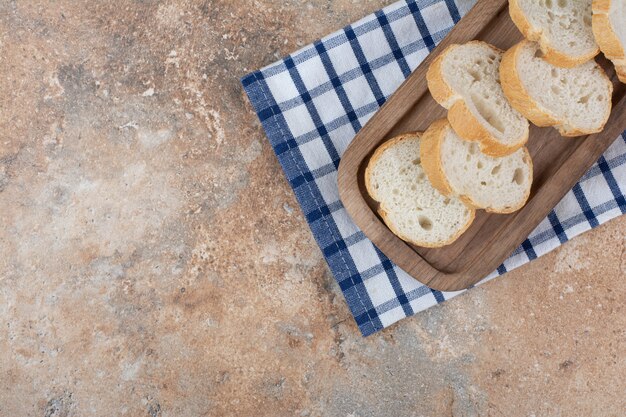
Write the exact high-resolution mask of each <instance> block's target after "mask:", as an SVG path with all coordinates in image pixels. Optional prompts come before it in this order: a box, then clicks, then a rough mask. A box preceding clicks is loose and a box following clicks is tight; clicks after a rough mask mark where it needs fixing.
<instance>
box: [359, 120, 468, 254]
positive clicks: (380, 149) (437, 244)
mask: <svg viewBox="0 0 626 417" xmlns="http://www.w3.org/2000/svg"><path fill="white" fill-rule="evenodd" d="M416 137H417V139H419V140H420V154H421V149H422V144H423V143H422V142H421V141H422V139H423V134H422V133H421V132H409V133H404V134H402V135H400V136H396V137H394V138H392V139H390V140H388V141H387V142H385V143H383V144H382V145H380V146H379V147H378V149H376V151H375V152H374V154H373V155H372V157H371V158H370V161H369V162H368V164H367V168H365V188H366V189H367V192H368V194H369V195H370V196H371V197H372V198H373V199H374V200H375V201H377V202H378V203H379V208H378V214H379V215H380V217H381V218H382V219H383V221H384V222H385V225H386V226H387V227H388V228H389V230H391V232H392V233H393V234H394V235H396V236H398V237H399V238H400V239H402V240H404V241H405V242H407V243H410V244H412V245H415V246H420V247H424V248H440V247H443V246H447V245H449V244H451V243H453V242H454V241H455V240H457V239H458V238H459V237H460V236H461V235H462V234H463V233H465V231H466V230H467V229H468V228H469V227H470V226H471V225H472V223H473V222H474V218H475V217H476V211H475V210H474V209H473V208H472V207H469V206H468V207H467V210H468V212H469V218H468V221H467V223H466V224H465V225H464V226H463V227H462V228H461V229H459V231H458V232H457V233H456V234H455V235H454V236H452V237H450V239H448V240H445V241H440V242H434V243H433V242H418V241H414V240H411V239H410V238H409V237H408V236H406V235H404V234H403V233H402V232H400V231H399V230H397V229H396V228H395V227H394V226H393V224H392V223H391V222H389V221H388V215H387V212H386V211H385V209H384V208H383V205H382V203H380V201H379V200H377V199H376V197H375V196H374V195H375V192H374V191H373V189H372V187H371V181H370V167H372V166H373V165H374V163H376V161H377V160H378V159H379V158H380V157H381V156H382V154H383V152H384V151H385V150H387V149H388V148H390V147H392V146H393V145H395V144H397V143H399V142H401V141H403V140H407V139H414V138H416ZM422 166H423V165H422ZM435 189H436V188H435Z"/></svg>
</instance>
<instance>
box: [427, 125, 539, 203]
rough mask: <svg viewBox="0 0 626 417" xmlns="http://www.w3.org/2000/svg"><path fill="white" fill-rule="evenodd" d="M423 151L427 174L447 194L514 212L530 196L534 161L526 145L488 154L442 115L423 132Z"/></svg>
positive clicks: (466, 201)
mask: <svg viewBox="0 0 626 417" xmlns="http://www.w3.org/2000/svg"><path fill="white" fill-rule="evenodd" d="M420 153H421V158H422V166H423V168H424V172H425V173H426V176H427V177H428V179H429V180H430V182H431V183H432V184H433V186H434V187H435V188H436V189H437V190H439V191H440V192H441V193H442V194H444V195H447V196H457V197H459V198H460V199H461V201H463V202H464V203H466V204H468V205H470V206H472V207H474V208H481V209H485V210H487V211H489V212H491V213H512V212H514V211H517V210H519V209H520V208H522V207H523V206H524V204H526V200H528V196H529V195H530V187H531V185H532V182H533V163H532V160H531V158H530V154H529V153H528V150H527V149H526V148H525V147H522V148H520V149H518V150H517V151H515V152H514V153H512V154H510V155H507V156H503V157H492V156H489V155H485V154H484V153H482V152H480V150H479V149H478V146H477V145H476V143H472V142H467V141H464V140H462V139H461V138H460V137H459V136H458V135H457V134H456V133H455V132H454V130H453V129H452V127H451V126H450V123H449V122H448V121H447V120H446V119H441V120H438V121H436V122H434V123H433V124H432V125H431V126H430V127H429V128H428V130H426V132H424V135H423V136H422V146H421V150H420Z"/></svg>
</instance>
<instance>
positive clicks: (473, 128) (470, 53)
mask: <svg viewBox="0 0 626 417" xmlns="http://www.w3.org/2000/svg"><path fill="white" fill-rule="evenodd" d="M501 58H502V51H501V50H500V49H498V48H496V47H494V46H492V45H490V44H488V43H485V42H481V41H472V42H468V43H466V44H463V45H450V46H449V47H447V48H446V49H445V50H444V51H443V52H442V53H441V54H440V55H439V56H438V57H437V59H435V61H434V62H433V63H432V65H431V66H430V67H429V69H428V73H427V75H426V78H427V80H428V88H429V90H430V92H431V94H432V96H433V98H434V99H435V100H436V101H437V102H438V103H439V104H441V105H442V106H443V107H445V108H446V109H448V110H449V111H448V120H450V124H451V125H452V128H453V129H454V130H455V131H456V132H457V134H458V135H459V136H460V137H461V138H463V139H465V140H469V141H478V142H479V143H480V148H481V150H482V152H484V153H486V154H488V155H493V156H503V155H508V154H510V153H512V152H515V151H516V150H517V149H519V148H521V147H522V146H524V144H525V143H526V141H527V140H528V120H526V119H525V118H524V117H523V116H522V115H521V114H520V113H518V112H517V111H516V110H515V109H513V107H511V105H510V104H509V103H508V101H507V100H506V98H505V97H504V93H503V92H502V87H501V86H500V75H499V72H498V68H499V66H500V60H501Z"/></svg>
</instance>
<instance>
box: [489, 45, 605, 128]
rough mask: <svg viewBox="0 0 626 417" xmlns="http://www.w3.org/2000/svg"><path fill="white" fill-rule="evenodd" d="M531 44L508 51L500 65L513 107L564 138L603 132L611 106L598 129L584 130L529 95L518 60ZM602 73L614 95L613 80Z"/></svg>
mask: <svg viewBox="0 0 626 417" xmlns="http://www.w3.org/2000/svg"><path fill="white" fill-rule="evenodd" d="M529 42H530V41H528V40H523V41H521V42H520V43H518V44H517V45H515V46H513V47H512V48H511V49H509V50H508V51H506V52H505V53H504V56H503V57H502V62H501V64H500V82H501V83H502V90H503V91H504V95H505V96H506V98H507V99H508V100H509V102H510V103H511V106H513V108H514V109H516V110H517V111H518V112H520V113H522V114H523V115H524V116H525V117H526V118H527V119H528V120H530V121H531V122H533V123H534V124H535V125H537V126H541V127H547V126H554V127H555V128H557V129H558V131H559V133H560V134H561V135H562V136H566V137H574V136H581V135H589V134H592V133H597V132H600V131H602V129H604V125H605V124H606V122H607V121H608V119H609V116H610V115H611V106H610V105H609V106H608V107H607V111H606V112H605V117H604V122H603V123H602V125H601V126H600V127H599V128H598V129H594V130H583V129H576V128H571V127H568V126H567V122H566V121H561V120H559V119H557V118H556V116H554V115H552V114H551V113H550V112H549V111H548V110H547V109H546V108H544V107H543V106H542V105H541V104H539V103H537V102H536V101H535V100H534V99H533V98H532V97H531V96H530V95H529V94H528V92H527V91H526V88H525V87H524V85H523V83H522V80H521V79H520V77H519V73H518V71H517V59H518V56H519V53H520V52H521V51H522V50H523V48H524V47H525V46H526V44H527V43H529ZM601 73H602V76H603V77H604V78H605V80H606V82H607V84H608V85H609V86H610V93H612V92H613V84H612V83H611V80H609V77H608V76H607V75H606V73H604V71H601Z"/></svg>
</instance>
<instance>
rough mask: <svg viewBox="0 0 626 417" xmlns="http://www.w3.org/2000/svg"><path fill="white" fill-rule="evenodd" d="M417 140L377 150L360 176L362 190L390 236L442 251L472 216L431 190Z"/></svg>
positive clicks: (412, 136) (417, 136)
mask: <svg viewBox="0 0 626 417" xmlns="http://www.w3.org/2000/svg"><path fill="white" fill-rule="evenodd" d="M420 140H421V133H407V134H405V135H401V136H398V137H396V138H394V139H391V140H390V141H388V142H385V143H384V144H383V145H381V146H380V147H379V148H378V149H377V150H376V152H374V155H373V156H372V158H371V160H370V162H369V164H368V166H367V168H366V170H365V185H366V188H367V191H368V193H369V194H370V196H371V197H372V198H373V199H374V200H376V201H378V202H379V203H380V208H379V210H378V212H379V214H380V215H381V217H382V218H383V220H384V222H385V224H387V226H388V227H389V229H390V230H391V231H392V232H393V233H394V234H396V235H397V236H398V237H400V238H401V239H403V240H405V241H407V242H410V243H413V244H415V245H417V246H424V247H430V248H435V247H441V246H445V245H448V244H450V243H452V242H454V241H455V240H456V239H457V238H458V237H459V236H461V234H462V233H463V232H464V231H465V230H466V229H467V228H468V227H469V226H470V224H471V223H472V221H473V220H474V214H475V212H474V210H473V209H472V208H470V207H468V206H466V205H465V204H464V203H463V202H461V201H460V200H459V199H457V198H454V197H445V196H443V195H441V194H440V193H439V191H437V190H436V189H435V188H433V186H432V185H431V184H430V182H429V181H428V178H426V174H424V170H423V169H422V166H421V161H420Z"/></svg>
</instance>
